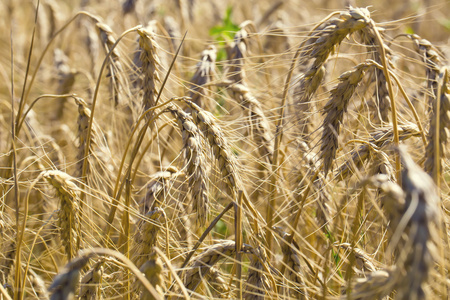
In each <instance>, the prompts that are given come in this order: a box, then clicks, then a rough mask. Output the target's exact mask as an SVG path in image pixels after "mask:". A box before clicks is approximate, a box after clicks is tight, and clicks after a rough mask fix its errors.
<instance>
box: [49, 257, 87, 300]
mask: <svg viewBox="0 0 450 300" xmlns="http://www.w3.org/2000/svg"><path fill="white" fill-rule="evenodd" d="M88 262H89V256H84V257H79V258H74V259H73V260H71V261H70V262H69V263H68V264H67V265H66V266H65V267H64V268H63V269H62V270H61V272H59V273H58V275H56V276H55V278H54V279H53V282H52V284H51V285H50V287H49V288H48V290H49V291H50V293H51V296H50V300H67V299H75V295H76V292H77V288H78V284H79V281H80V272H81V269H82V268H84V266H86V264H87V263H88Z"/></svg>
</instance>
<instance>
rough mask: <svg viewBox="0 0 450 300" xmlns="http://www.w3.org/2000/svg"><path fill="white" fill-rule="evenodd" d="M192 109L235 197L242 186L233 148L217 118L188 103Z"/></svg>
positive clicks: (195, 119)
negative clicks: (239, 186)
mask: <svg viewBox="0 0 450 300" xmlns="http://www.w3.org/2000/svg"><path fill="white" fill-rule="evenodd" d="M186 103H187V104H188V105H189V107H190V108H191V109H192V117H193V120H194V123H195V124H196V125H197V126H198V127H199V128H200V129H201V131H202V132H203V135H204V136H205V138H206V139H207V140H208V142H209V146H210V147H211V148H212V150H213V151H212V152H213V155H214V157H215V158H216V160H217V163H218V167H219V170H220V171H221V172H222V176H223V177H224V178H225V180H226V182H227V186H228V189H229V190H230V192H231V193H232V195H233V198H235V197H234V195H235V194H236V193H237V189H238V185H240V184H241V182H240V180H241V179H240V176H239V174H238V167H237V159H236V157H235V156H234V154H233V152H232V151H231V147H230V145H229V143H228V140H227V138H226V137H225V135H224V133H223V130H222V128H220V126H219V125H218V124H217V121H216V118H215V117H214V116H213V115H212V114H211V113H210V112H207V111H205V110H204V109H202V108H200V107H199V106H198V105H196V104H195V103H193V102H191V101H186Z"/></svg>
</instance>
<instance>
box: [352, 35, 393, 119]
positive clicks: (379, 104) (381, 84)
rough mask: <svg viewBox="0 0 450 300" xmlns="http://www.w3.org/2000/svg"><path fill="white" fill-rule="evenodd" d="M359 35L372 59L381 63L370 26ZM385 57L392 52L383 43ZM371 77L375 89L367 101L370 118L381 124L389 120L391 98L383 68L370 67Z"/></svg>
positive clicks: (375, 39)
mask: <svg viewBox="0 0 450 300" xmlns="http://www.w3.org/2000/svg"><path fill="white" fill-rule="evenodd" d="M378 31H383V29H382V28H378ZM360 33H361V37H362V40H363V42H364V44H366V45H367V49H368V50H369V51H370V53H371V55H372V57H373V60H374V61H376V62H377V63H379V64H381V63H382V60H381V54H380V52H379V51H378V46H377V38H376V36H375V34H374V32H373V30H372V28H365V29H364V30H362V31H361V32H360ZM384 47H385V50H386V55H387V58H389V57H390V56H391V54H392V51H391V49H390V48H389V47H388V46H387V45H386V44H385V45H384ZM372 72H373V77H372V80H373V81H375V83H376V84H375V90H374V92H373V101H371V102H370V103H369V107H370V108H371V113H372V116H373V117H372V119H373V120H374V122H375V123H376V124H381V123H383V122H389V115H390V109H391V99H390V97H389V91H388V85H387V82H386V78H385V77H384V73H383V70H382V69H380V68H374V69H372Z"/></svg>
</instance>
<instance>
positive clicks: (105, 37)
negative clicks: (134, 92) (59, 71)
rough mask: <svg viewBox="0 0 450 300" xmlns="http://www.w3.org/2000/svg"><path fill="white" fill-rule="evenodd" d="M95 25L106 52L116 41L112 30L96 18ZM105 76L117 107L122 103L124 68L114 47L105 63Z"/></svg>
mask: <svg viewBox="0 0 450 300" xmlns="http://www.w3.org/2000/svg"><path fill="white" fill-rule="evenodd" d="M95 26H96V27H97V31H98V34H99V37H100V42H101V43H102V46H103V49H104V50H105V54H108V53H109V52H110V50H111V48H112V46H113V45H114V44H115V43H116V39H115V37H114V32H113V31H112V29H111V27H109V26H108V25H106V24H105V23H103V22H101V21H100V20H97V23H96V24H95ZM107 70H108V72H107V73H106V77H108V78H109V80H110V93H111V98H112V100H113V103H114V105H115V106H116V107H117V106H118V105H120V104H122V93H123V87H124V85H125V82H124V79H123V74H125V73H124V68H123V66H122V63H121V57H120V53H119V51H118V50H117V48H114V49H113V51H112V53H111V55H110V57H109V61H108V64H107Z"/></svg>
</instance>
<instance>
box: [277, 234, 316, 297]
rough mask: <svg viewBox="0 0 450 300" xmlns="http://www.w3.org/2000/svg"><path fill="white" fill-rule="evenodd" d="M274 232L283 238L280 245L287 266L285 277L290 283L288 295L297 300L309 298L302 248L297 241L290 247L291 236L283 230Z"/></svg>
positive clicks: (287, 287)
mask: <svg viewBox="0 0 450 300" xmlns="http://www.w3.org/2000/svg"><path fill="white" fill-rule="evenodd" d="M274 230H275V232H276V233H277V234H278V236H279V237H280V238H281V240H280V242H279V244H280V246H281V251H282V253H283V261H285V262H286V264H287V266H286V272H285V276H286V279H287V280H288V281H289V282H288V283H287V286H286V287H285V288H286V289H287V290H286V294H287V295H290V296H291V297H293V298H295V299H303V298H305V297H306V298H308V292H307V290H306V285H305V282H304V280H303V277H304V276H305V275H304V274H303V267H302V266H301V258H300V246H299V245H298V244H297V242H296V241H295V240H293V241H292V243H291V244H290V245H289V244H288V243H287V240H288V238H289V237H290V234H288V233H287V232H285V231H284V230H283V229H282V228H280V227H275V228H274Z"/></svg>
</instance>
